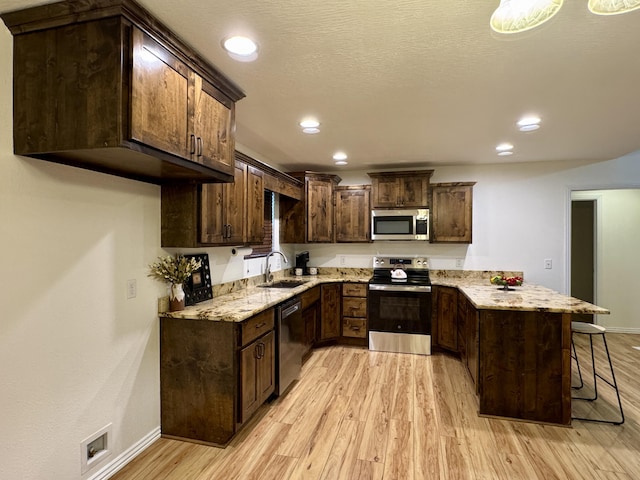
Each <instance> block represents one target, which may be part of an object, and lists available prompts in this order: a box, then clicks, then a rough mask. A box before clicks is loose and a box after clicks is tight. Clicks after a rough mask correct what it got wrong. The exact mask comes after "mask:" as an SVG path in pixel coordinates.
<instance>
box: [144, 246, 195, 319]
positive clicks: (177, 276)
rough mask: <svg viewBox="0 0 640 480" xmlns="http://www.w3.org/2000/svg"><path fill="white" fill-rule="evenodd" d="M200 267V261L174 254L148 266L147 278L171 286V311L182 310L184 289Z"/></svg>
mask: <svg viewBox="0 0 640 480" xmlns="http://www.w3.org/2000/svg"><path fill="white" fill-rule="evenodd" d="M201 266H202V262H200V260H196V259H195V258H193V257H190V258H187V257H185V256H184V255H180V254H176V255H175V256H174V255H167V256H166V257H158V261H157V262H155V263H152V264H151V265H149V275H148V276H149V277H153V278H155V279H156V280H160V281H164V282H168V283H170V284H171V290H170V292H171V293H170V295H169V304H170V309H171V311H176V310H182V309H183V308H184V297H185V295H184V288H183V284H184V282H186V281H187V280H188V279H189V277H190V276H191V274H192V273H193V272H195V271H196V270H198V269H199V268H200V267H201Z"/></svg>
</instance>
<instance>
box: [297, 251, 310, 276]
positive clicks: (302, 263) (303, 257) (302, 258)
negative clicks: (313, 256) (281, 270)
mask: <svg viewBox="0 0 640 480" xmlns="http://www.w3.org/2000/svg"><path fill="white" fill-rule="evenodd" d="M307 263H309V252H302V253H298V254H296V266H295V268H301V269H302V274H303V275H309V268H307Z"/></svg>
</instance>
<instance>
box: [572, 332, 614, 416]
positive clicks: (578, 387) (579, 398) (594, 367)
mask: <svg viewBox="0 0 640 480" xmlns="http://www.w3.org/2000/svg"><path fill="white" fill-rule="evenodd" d="M605 332H606V329H605V328H604V327H602V326H600V325H594V324H593V323H585V322H571V348H572V350H573V352H572V354H571V358H573V359H574V360H575V361H576V365H577V367H578V377H579V378H580V385H579V386H576V387H572V388H574V389H576V390H580V389H581V388H582V387H584V382H583V381H582V372H581V371H580V362H579V361H578V352H577V351H576V346H575V344H574V343H573V335H574V334H582V335H589V345H590V347H591V365H592V368H593V389H594V395H593V397H573V396H572V397H571V399H572V400H586V401H589V402H593V401H594V400H597V398H598V381H597V379H598V378H599V379H600V380H602V381H603V382H605V383H606V384H608V385H609V386H611V387H612V388H613V389H614V390H615V391H616V396H617V397H618V407H619V408H620V418H621V419H620V421H612V420H605V419H597V418H582V417H571V418H572V419H573V420H586V421H589V422H602V423H612V424H614V425H621V424H623V423H624V413H623V411H622V402H621V400H620V391H619V390H618V384H617V382H616V376H615V374H614V373H613V365H612V363H611V355H609V347H608V346H607V339H606V337H605V335H604V334H605ZM595 335H602V343H603V344H604V349H605V352H606V353H607V360H608V361H609V370H610V371H611V379H612V381H611V382H610V381H609V380H607V379H606V378H604V377H602V375H600V374H599V373H597V372H596V360H595V355H594V353H593V337H594V336H595Z"/></svg>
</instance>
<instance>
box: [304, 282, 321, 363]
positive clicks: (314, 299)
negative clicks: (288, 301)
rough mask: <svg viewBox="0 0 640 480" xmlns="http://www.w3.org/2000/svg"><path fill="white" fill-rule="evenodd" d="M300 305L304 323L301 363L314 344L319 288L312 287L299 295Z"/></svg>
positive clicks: (318, 310)
mask: <svg viewBox="0 0 640 480" xmlns="http://www.w3.org/2000/svg"><path fill="white" fill-rule="evenodd" d="M300 302H301V303H302V321H303V322H304V352H303V355H302V359H303V361H304V360H306V358H307V357H308V356H309V354H310V353H311V349H312V348H313V346H314V345H315V343H316V331H317V325H318V322H319V321H320V308H321V305H320V286H316V287H313V288H311V289H309V290H307V291H306V292H303V293H301V294H300Z"/></svg>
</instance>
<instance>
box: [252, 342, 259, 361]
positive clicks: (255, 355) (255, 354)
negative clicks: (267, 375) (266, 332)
mask: <svg viewBox="0 0 640 480" xmlns="http://www.w3.org/2000/svg"><path fill="white" fill-rule="evenodd" d="M253 358H255V359H256V360H260V344H259V343H258V344H256V346H255V348H254V349H253Z"/></svg>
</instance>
